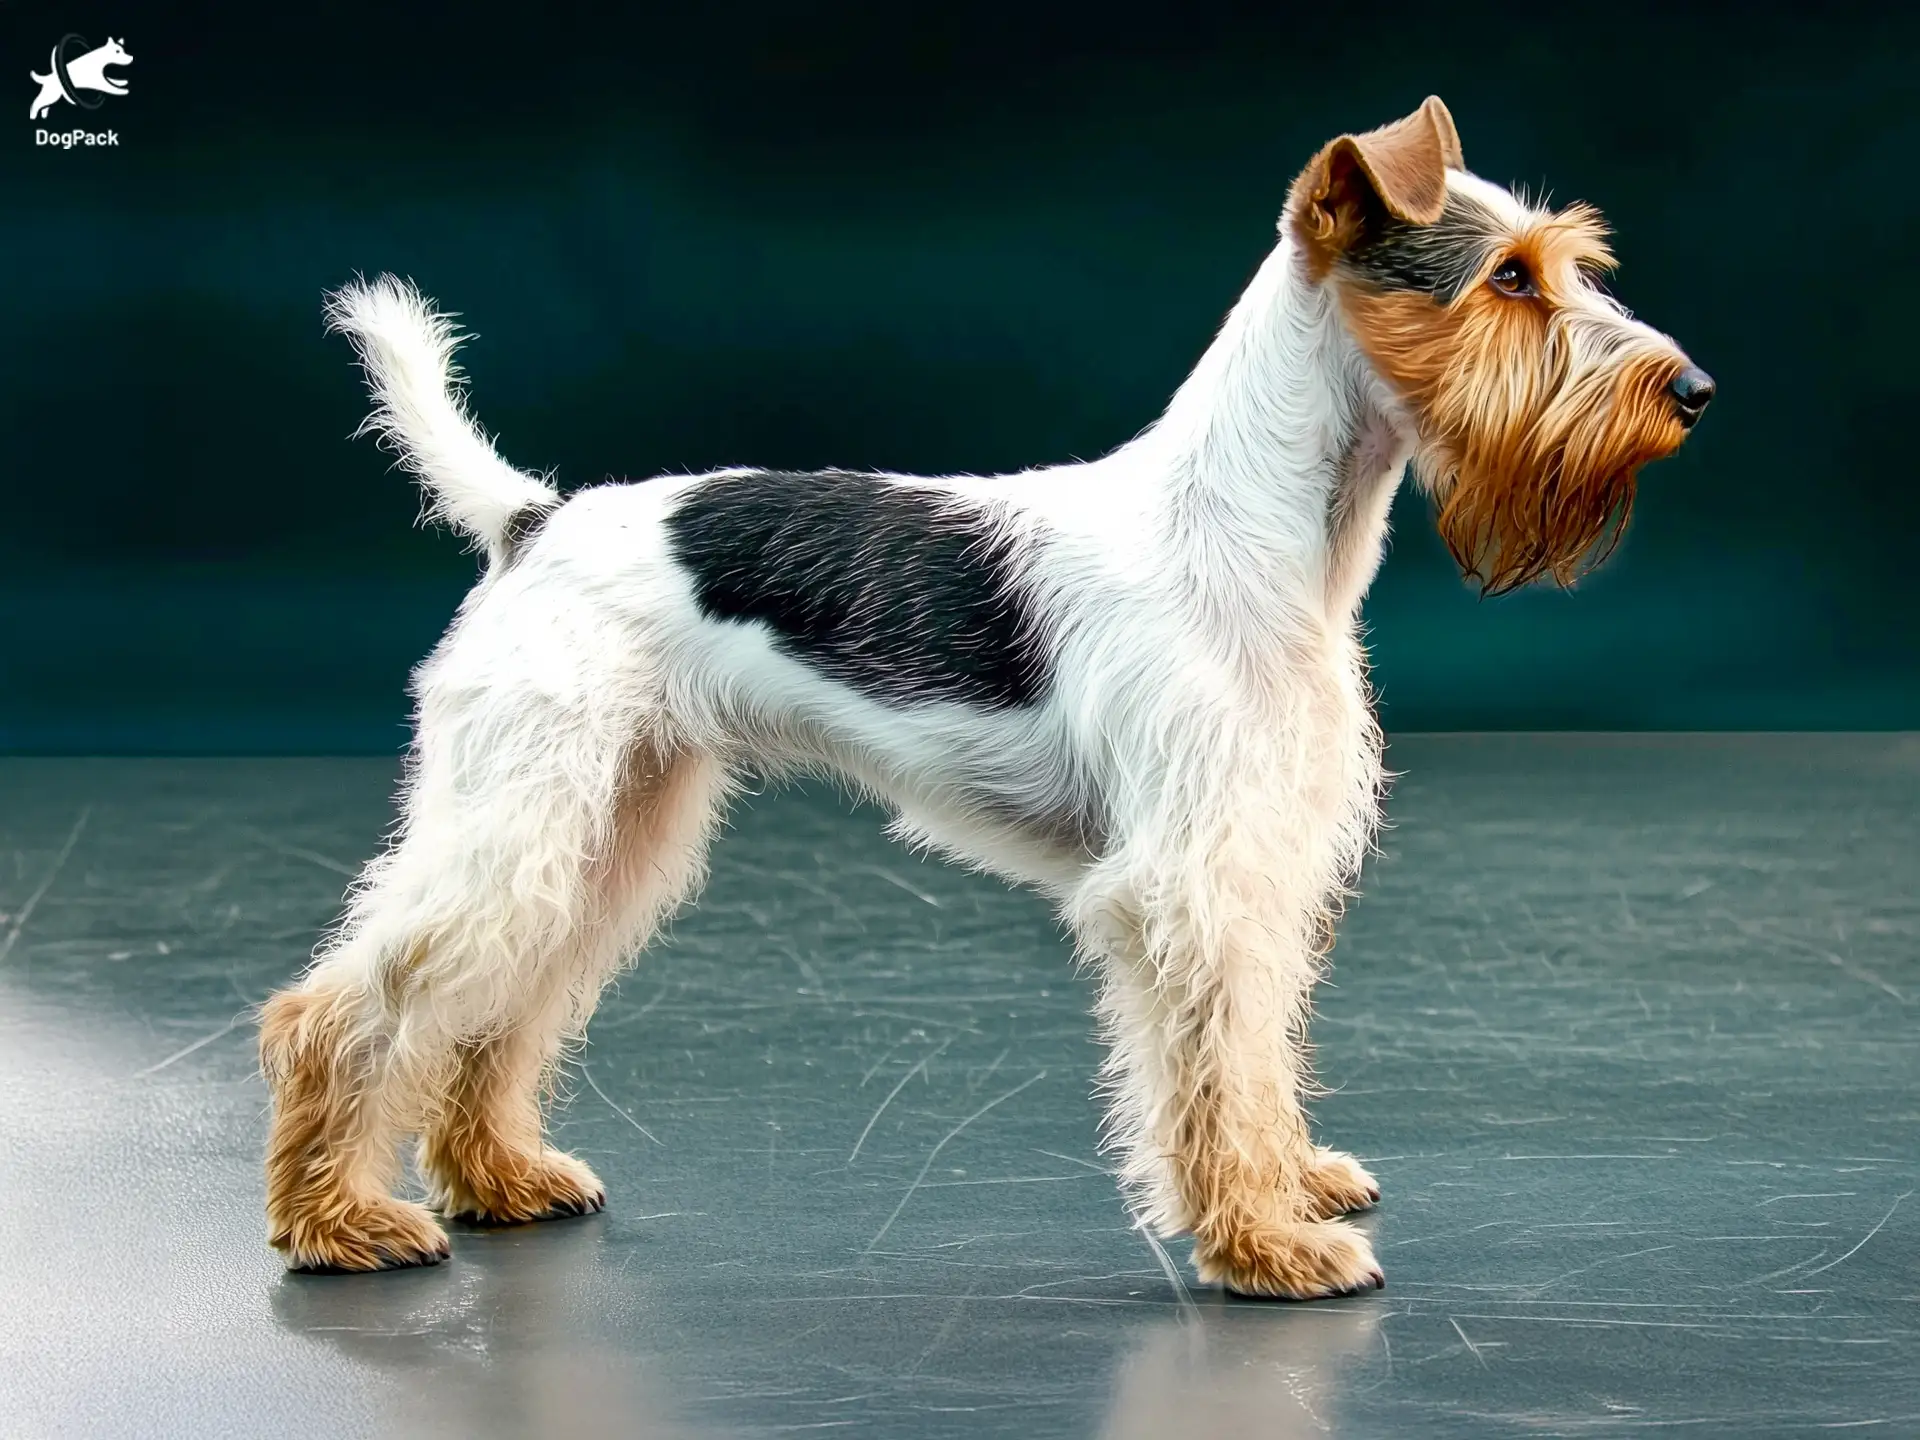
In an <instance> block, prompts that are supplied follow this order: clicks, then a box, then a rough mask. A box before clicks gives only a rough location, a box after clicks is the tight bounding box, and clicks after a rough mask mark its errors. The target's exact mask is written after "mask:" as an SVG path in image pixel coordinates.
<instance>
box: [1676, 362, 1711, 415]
mask: <svg viewBox="0 0 1920 1440" xmlns="http://www.w3.org/2000/svg"><path fill="white" fill-rule="evenodd" d="M1667 393H1668V394H1670V395H1672V396H1673V403H1674V406H1675V407H1676V408H1677V409H1678V410H1679V412H1680V423H1681V424H1682V425H1684V426H1686V427H1687V428H1688V429H1689V430H1691V429H1692V428H1693V422H1694V421H1696V420H1698V419H1699V418H1700V415H1701V412H1702V411H1704V410H1705V409H1706V408H1707V402H1708V401H1709V400H1711V399H1713V376H1711V375H1709V374H1707V372H1706V371H1704V370H1702V369H1701V368H1700V367H1699V366H1698V365H1689V366H1688V367H1687V368H1686V369H1684V370H1682V371H1681V372H1680V373H1679V374H1678V375H1676V376H1674V377H1673V383H1672V384H1670V385H1669V386H1667Z"/></svg>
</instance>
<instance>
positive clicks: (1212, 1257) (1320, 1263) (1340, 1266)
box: [1193, 1220, 1387, 1300]
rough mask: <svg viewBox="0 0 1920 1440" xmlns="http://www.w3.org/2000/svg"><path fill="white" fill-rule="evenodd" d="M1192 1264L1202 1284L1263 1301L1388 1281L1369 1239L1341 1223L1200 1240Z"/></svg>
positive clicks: (1345, 1291)
mask: <svg viewBox="0 0 1920 1440" xmlns="http://www.w3.org/2000/svg"><path fill="white" fill-rule="evenodd" d="M1193 1261H1194V1265H1195V1267H1196V1268H1197V1269H1198V1270H1199V1272H1200V1278H1201V1279H1202V1280H1204V1281H1208V1282H1210V1283H1217V1284H1219V1285H1221V1286H1222V1287H1224V1288H1225V1289H1226V1290H1227V1291H1228V1293H1230V1294H1233V1295H1243V1296H1247V1297H1249V1298H1252V1299H1260V1300H1323V1299H1326V1298H1328V1297H1330V1296H1334V1295H1351V1294H1354V1293H1355V1292H1356V1291H1361V1290H1378V1289H1380V1288H1381V1287H1383V1286H1384V1285H1385V1284H1386V1283H1387V1278H1386V1276H1385V1275H1384V1274H1382V1273H1381V1270H1380V1262H1379V1261H1377V1260H1375V1259H1374V1258H1373V1246H1372V1245H1370V1244H1369V1243H1368V1242H1367V1237H1366V1236H1364V1235H1362V1234H1361V1233H1360V1232H1359V1231H1358V1230H1356V1229H1354V1228H1353V1227H1352V1226H1351V1225H1348V1224H1346V1223H1345V1222H1344V1221H1340V1220H1313V1221H1305V1222H1302V1223H1299V1224H1293V1225H1263V1226H1260V1227H1258V1228H1256V1229H1250V1230H1244V1231H1240V1232H1237V1233H1233V1234H1229V1235H1222V1236H1217V1237H1216V1236H1198V1237H1196V1238H1195V1243H1194V1247H1193Z"/></svg>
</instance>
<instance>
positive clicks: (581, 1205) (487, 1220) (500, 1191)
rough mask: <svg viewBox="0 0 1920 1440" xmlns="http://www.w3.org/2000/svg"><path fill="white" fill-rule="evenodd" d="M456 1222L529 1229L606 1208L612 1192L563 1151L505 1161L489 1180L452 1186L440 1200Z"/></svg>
mask: <svg viewBox="0 0 1920 1440" xmlns="http://www.w3.org/2000/svg"><path fill="white" fill-rule="evenodd" d="M434 1200H435V1205H436V1208H437V1209H438V1210H439V1211H440V1213H441V1214H443V1215H445V1216H446V1217H447V1218H448V1219H450V1220H461V1221H465V1222H466V1223H467V1224H470V1225H524V1224H526V1223H527V1222H529V1221H532V1220H563V1219H566V1218H568V1217H570V1216H574V1215H592V1214H595V1213H597V1212H599V1211H601V1210H604V1209H605V1208H606V1204H607V1187H606V1186H604V1185H602V1184H601V1183H600V1177H599V1176H597V1175H595V1174H594V1173H593V1171H592V1170H591V1169H589V1168H588V1167H587V1165H586V1164H585V1162H583V1161H580V1160H576V1159H574V1158H573V1156H571V1155H568V1154H566V1153H564V1152H563V1151H559V1150H543V1151H541V1152H540V1154H538V1155H535V1156H528V1155H513V1156H507V1157H504V1163H501V1164H499V1165H497V1166H496V1168H495V1169H494V1170H493V1171H492V1172H491V1173H488V1174H486V1175H461V1176H457V1177H455V1178H454V1179H452V1180H449V1181H446V1182H445V1183H444V1184H443V1185H442V1187H441V1189H440V1190H439V1192H438V1193H437V1194H436V1195H435V1197H434Z"/></svg>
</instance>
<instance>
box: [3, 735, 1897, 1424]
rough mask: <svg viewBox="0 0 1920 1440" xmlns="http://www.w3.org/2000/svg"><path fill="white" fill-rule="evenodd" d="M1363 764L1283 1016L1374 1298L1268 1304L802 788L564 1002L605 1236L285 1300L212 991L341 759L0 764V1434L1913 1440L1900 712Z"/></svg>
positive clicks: (328, 892) (984, 968)
mask: <svg viewBox="0 0 1920 1440" xmlns="http://www.w3.org/2000/svg"><path fill="white" fill-rule="evenodd" d="M1393 762H1394V764H1395V765H1396V767H1397V768H1399V769H1400V770H1402V771H1404V772H1405V778H1404V779H1403V780H1402V781H1401V782H1400V785H1399V787H1398V792H1397V794H1396V796H1395V797H1394V801H1393V804H1392V807H1391V808H1392V811H1393V813H1394V815H1395V817H1396V819H1397V822H1398V823H1397V828H1395V829H1394V830H1393V831H1392V832H1391V833H1390V834H1389V835H1388V836H1387V839H1386V853H1385V855H1384V857H1383V858H1382V859H1381V860H1380V861H1379V862H1378V863H1377V864H1376V865H1375V866H1374V867H1373V868H1372V871H1371V873H1370V875H1369V876H1368V879H1367V883H1366V896H1365V898H1364V899H1363V900H1362V901H1361V902H1360V903H1359V904H1358V905H1357V906H1356V907H1355V909H1354V911H1353V913H1352V915H1351V916H1350V919H1349V922H1348V925H1347V928H1346V930H1345V933H1344V937H1343V939H1342V942H1341V945H1340V949H1339V952H1338V955H1337V957H1336V979H1337V982H1338V983H1337V985H1336V986H1335V987H1332V988H1329V989H1327V990H1326V992H1325V994H1324V996H1323V1004H1322V1009H1323V1014H1322V1017H1321V1020H1320V1022H1319V1030H1318V1034H1319V1038H1320V1041H1321V1045H1322V1062H1323V1070H1324V1074H1325V1078H1326V1080H1327V1081H1328V1082H1329V1083H1330V1084H1331V1085H1332V1086H1333V1087H1334V1092H1335V1093H1333V1094H1332V1095H1331V1096H1330V1097H1329V1098H1327V1099H1326V1100H1325V1101H1324V1102H1323V1103H1322V1104H1321V1105H1320V1107H1319V1109H1320V1115H1321V1118H1322V1121H1323V1124H1324V1129H1325V1131H1326V1133H1327V1135H1328V1136H1329V1137H1330V1138H1332V1139H1334V1140H1335V1141H1337V1142H1338V1143H1339V1144H1341V1145H1344V1146H1349V1147H1351V1148H1353V1149H1354V1150H1357V1151H1358V1152H1360V1153H1361V1154H1362V1155H1364V1156H1366V1157H1368V1159H1369V1163H1371V1164H1372V1165H1373V1167H1374V1169H1375V1170H1376V1171H1377V1172H1378V1173H1379V1174H1380V1176H1381V1177H1382V1179H1383V1181H1384V1183H1385V1187H1386V1201H1385V1203H1384V1205H1383V1206H1382V1207H1381V1209H1380V1210H1379V1211H1378V1212H1377V1214H1375V1215H1374V1216H1373V1217H1371V1218H1370V1219H1369V1220H1368V1221H1367V1222H1366V1223H1367V1225H1368V1227H1369V1229H1370V1230H1371V1231H1372V1233H1373V1236H1374V1240H1375V1243H1376V1245H1377V1246H1378V1247H1379V1251H1380V1254H1381V1256H1382V1257H1383V1259H1384V1261H1385V1264H1386V1269H1387V1274H1388V1288H1387V1289H1386V1291H1385V1292H1384V1293H1381V1294H1377V1295H1370V1296H1367V1297H1365V1298H1361V1299H1353V1300H1346V1301H1339V1302H1332V1303H1321V1304H1316V1305H1267V1306H1262V1305H1257V1304H1244V1303H1233V1302H1227V1301H1225V1300H1223V1299H1222V1298H1221V1297H1220V1296H1219V1295H1217V1294H1212V1293H1208V1292H1205V1291H1193V1292H1191V1293H1189V1292H1188V1291H1186V1290H1184V1289H1183V1288H1182V1287H1181V1285H1180V1283H1179V1282H1178V1281H1176V1280H1175V1279H1174V1278H1172V1277H1171V1276H1170V1275H1169V1274H1168V1272H1167V1271H1166V1270H1165V1269H1163V1268H1162V1264H1161V1262H1160V1260H1159V1259H1158V1258H1157V1257H1156V1255H1155V1254H1154V1253H1153V1251H1152V1250H1151V1249H1150V1248H1149V1247H1148V1246H1147V1245H1146V1244H1145V1243H1144V1242H1143V1241H1142V1239H1141V1238H1140V1237H1139V1236H1138V1235H1136V1234H1135V1233H1134V1232H1133V1231H1132V1230H1130V1229H1129V1227H1128V1225H1127V1221H1126V1217H1125V1215H1124V1214H1123V1213H1122V1211H1121V1209H1120V1206H1119V1204H1118V1203H1117V1201H1116V1199H1115V1195H1114V1189H1113V1186H1112V1183H1111V1182H1110V1180H1109V1179H1108V1177H1107V1176H1106V1175H1105V1174H1104V1173H1103V1171H1102V1168H1101V1167H1102V1162H1101V1159H1100V1157H1099V1154H1098V1153H1097V1151H1096V1148H1095V1133H1094V1127H1095V1110H1094V1107H1093V1105H1092V1103H1091V1101H1090V1100H1089V1098H1088V1090H1089V1083H1090V1080H1091V1078H1092V1075H1093V1072H1094V1067H1095V1063H1096V1060H1097V1053H1096V1050H1095V1048H1094V1046H1093V1044H1092V1042H1091V1040H1090V1038H1089V1033H1088V1030H1089V1027H1088V1023H1087V1020H1086V1018H1085V1012H1086V1001H1087V987H1086V984H1085V983H1084V981H1082V980H1081V979H1079V978H1077V977H1076V976H1075V975H1074V974H1073V972H1072V971H1071V969H1070V968H1069V966H1068V960H1067V954H1066V952H1065V950H1064V949H1063V947H1062V945H1061V943H1060V941H1059V939H1058V937H1057V935H1056V933H1055V930H1054V928H1053V926H1052V924H1051V923H1050V921H1049V919H1048V916H1047V914H1046V913H1045V912H1044V910H1043V909H1042V908H1041V907H1040V906H1039V905H1037V904H1036V903H1034V902H1032V901H1031V900H1030V899H1028V898H1025V897H1022V896H1016V895H1012V894H1009V893H1007V892H1005V891H1004V890H1002V889H1001V888H1000V887H999V886H998V885H996V884H995V883H993V882H990V881H986V880H983V879H980V878H978V877H974V876H971V875H967V874H963V873H960V872H958V871H955V870H952V869H948V868H944V867H941V866H938V865H931V864H922V863H921V862H919V861H917V860H915V859H913V858H911V857H910V856H907V855H905V854H903V853H902V852H900V851H898V850H897V849H895V848H893V847H891V846H890V845H889V844H888V843H887V842H886V841H885V840H884V839H883V838H882V836H881V834H880V825H879V822H878V819H877V818H876V817H875V816H874V815H873V814H872V813H871V812H863V813H850V812H849V811H847V810H846V809H845V807H843V806H842V805H840V804H839V803H838V802H837V801H835V800H834V799H833V798H831V797H829V796H825V795H819V794H789V795H784V796H773V797H768V798H764V799H761V800H759V801H757V802H755V803H754V804H753V805H751V806H750V807H746V808H744V809H743V810H742V811H741V812H740V813H739V815H738V816H737V823H736V825H735V827H734V830H733V832H732V833H731V834H730V835H728V836H727V837H726V839H725V841H724V842H723V844H722V846H721V848H720V850H719V853H718V860H717V865H716V876H715V880H714V883H713V886H712V888H711V890H710V891H709V893H708V896H707V899H706V901H705V903H704V905H703V906H702V908H701V909H700V910H699V911H698V912H697V913H696V914H694V915H692V916H689V917H687V918H685V919H684V920H683V921H682V922H681V924H680V925H679V927H678V932H677V936H676V939H675V941H674V943H673V944H672V945H671V946H670V947H668V948H666V949H664V950H662V951H660V952H659V953H656V954H654V955H652V956H650V957H649V958H648V959H647V961H646V963H645V964H644V966H643V967H642V968H641V969H640V970H639V971H638V972H637V973H635V974H634V975H632V976H631V977H630V978H629V979H628V980H627V981H626V982H625V983H624V984H623V986H622V987H621V989H620V990H619V992H618V993H617V994H616V995H614V996H612V997H610V998H609V1000H608V1002H607V1004H606V1005H605V1006H604V1007H603V1009H602V1010H601V1013H600V1016H599V1019H598V1020H597V1022H596V1024H595V1027H594V1030H593V1043H592V1045H591V1047H590V1048H589V1049H588V1050H587V1051H586V1053H585V1055H584V1056H583V1062H584V1063H583V1064H582V1065H581V1066H580V1067H579V1068H578V1070H577V1072H576V1076H575V1082H574V1096H573V1099H572V1101H571V1103H570V1104H569V1105H568V1106H567V1107H566V1108H565V1109H564V1111H563V1113H562V1116H561V1118H560V1120H559V1123H558V1128H559V1132H560V1134H561V1136H562V1137H563V1142H564V1143H565V1144H567V1145H569V1146H571V1147H573V1148H575V1149H577V1150H578V1151H580V1152H581V1153H582V1154H584V1155H586V1156H588V1157H589V1158H590V1159H591V1160H592V1161H593V1163H594V1164H595V1165H597V1166H598V1167H599V1169H600V1172H601V1174H602V1175H603V1176H604V1177H605V1178H606V1179H607V1180H608V1182H609V1185H610V1189H611V1191H612V1197H613V1198H612V1208H611V1209H610V1211H609V1212H608V1213H607V1214H605V1215H603V1216H599V1217H596V1218H592V1219H588V1220H581V1221H573V1222H568V1223H563V1224H555V1225H548V1226H542V1227H534V1228H531V1229H524V1230H519V1231H509V1232H496V1233H481V1232H470V1231H469V1232H461V1233H458V1234H456V1236H455V1241H454V1244H455V1256H454V1260H453V1261H452V1263H450V1264H448V1265H445V1266H442V1267H440V1268H438V1269H436V1270H430V1271H417V1272H411V1273H406V1274H399V1275H388V1276H374V1277H363V1278H352V1279H310V1278H288V1277H285V1276H283V1275H282V1274H281V1273H280V1271H279V1270H278V1268H277V1266H276V1263H275V1261H274V1260H273V1258H272V1257H271V1256H270V1255H269V1254H268V1252H267V1251H266V1250H265V1248H264V1246H263V1244H262V1239H261V1228H262V1227H261V1220H260V1213H259V1199H260V1179H259V1175H258V1169H257V1155H258V1151H259V1147H260V1141H261V1135H262V1131H263V1126H264V1116H263V1093H262V1090H261V1087H260V1084H259V1082H258V1080H257V1079H256V1078H255V1075H254V1073H253V1066H252V1060H251V1056H250V1048H249V1046H250V1036H249V1033H248V1029H247V1026H246V1024H245V1021H244V1011H245V1007H246V1006H248V1005H250V1004H252V1003H253V1002H255V1001H257V1000H259V999H260V998H261V997H262V996H263V995H265V994H266V993H267V991H268V989H269V988H270V987H271V986H273V985H274V984H275V983H276V982H278V981H280V980H281V979H282V978H284V977H285V976H287V975H288V974H290V973H291V972H292V971H293V970H294V969H295V967H296V966H297V965H298V964H299V962H300V960H301V958H302V956H303V954H304V953H305V952H306V950H307V948H308V946H309V945H310V943H311V941H312V939H313V936H314V932H315V930H316V928H317V927H319V926H321V925H322V924H324V923H325V922H326V921H327V920H328V919H329V917H330V916H331V914H332V913H333V909H334V906H335V903H336V900H337V897H338V895H339V892H340V889H341V886H342V884H343V882H344V880H345V877H346V872H347V870H348V869H349V868H350V866H351V865H352V863H353V862H354V861H355V860H356V859H357V858H358V857H360V856H362V855H364V854H365V853H367V852H368V850H369V849H370V848H371V846H372V844H373V843H374V841H375V838H376V837H377V835H378V834H379V832H380V830H381V828H382V826H383V824H384V823H385V819H386V803H387V800H386V796H387V790H388V787H389V782H390V775H389V768H388V767H387V766H385V765H383V764H380V763H372V762H364V761H279V762H273V761H250V762H232V763H226V762H173V761H159V762H110V761H101V762H59V761H7V762H0V910H4V911H5V914H4V916H0V1433H5V1434H7V1435H10V1436H11V1435H25V1436H38V1435H89V1436H91V1435H100V1436H120V1435H126V1436H136V1435H137V1436H152V1435H187V1434H191V1435H196V1436H215V1435H235V1436H258V1435H269V1434H271V1435H276V1436H306V1435H314V1436H319V1435H327V1436H334V1435H361V1434H364V1435H392V1436H416V1435H434V1434H444V1435H449V1436H471V1437H486V1436H495V1435H502V1436H504V1435H560V1434H581V1435H589V1434H601V1433H608V1434H612V1433H619V1434H628V1435H637V1436H668V1437H697V1436H748V1435H759V1434H771V1433H776V1432H787V1431H794V1430H800V1431H806V1430H829V1431H838V1432H843V1433H847V1434H850V1435H871V1436H876V1437H906V1440H912V1437H920V1436H975V1435H1005V1436H1017V1437H1046V1436H1103V1437H1112V1440H1120V1437H1129V1440H1132V1437H1141V1440H1145V1437H1159V1436H1169V1435H1171V1436H1177V1437H1180V1440H1200V1437H1204V1436H1213V1435H1220V1436H1280V1437H1287V1436H1296V1435H1300V1436H1304V1435H1316V1436H1317V1435H1336V1436H1380V1435H1411V1436H1423V1437H1425V1436H1441V1437H1444V1436H1473V1437H1482V1436H1503V1435H1586V1434H1591V1433H1595V1432H1602V1433H1619V1434H1638V1433H1643V1432H1653V1431H1656V1430H1660V1431H1664V1430H1665V1429H1666V1428H1669V1427H1675V1428H1682V1427H1683V1428H1684V1429H1685V1430H1686V1433H1689V1434H1697V1435H1729V1436H1743V1437H1750V1436H1766V1435H1776V1434H1778V1435H1788V1434H1804V1433H1811V1432H1813V1431H1816V1430H1819V1429H1821V1428H1822V1427H1833V1426H1858V1427H1863V1428H1869V1429H1871V1428H1873V1427H1879V1428H1878V1431H1877V1432H1876V1433H1887V1434H1896V1435H1920V1200H1916V1198H1915V1196H1914V1191H1915V1190H1916V1188H1920V1097H1917V1095H1916V1090H1917V1089H1920V1023H1916V1022H1920V820H1917V819H1916V816H1920V736H1912V737H1899V736H1879V737H1826V738H1805V737H1768V738H1758V737H1748V738H1720V739H1697V738H1696V739H1644V738H1643V739H1627V738H1604V737H1603V738H1594V737H1559V738H1513V737H1482V738H1468V737H1456V738H1414V739H1408V740H1405V741H1403V742H1401V743H1399V744H1397V745H1396V746H1395V748H1394V752H1393ZM1169 1248H1170V1250H1171V1252H1172V1257H1173V1260H1174V1263H1175V1264H1176V1265H1179V1266H1181V1267H1182V1269H1181V1273H1182V1274H1183V1275H1184V1274H1185V1271H1184V1247H1183V1246H1180V1245H1173V1246H1171V1247H1169Z"/></svg>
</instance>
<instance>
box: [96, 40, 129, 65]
mask: <svg viewBox="0 0 1920 1440" xmlns="http://www.w3.org/2000/svg"><path fill="white" fill-rule="evenodd" d="M94 54H96V55H98V56H99V57H100V68H101V69H102V70H104V69H106V68H107V67H108V66H109V65H131V64H132V63H133V56H131V55H129V54H128V53H127V47H126V46H124V45H122V44H121V43H120V42H119V41H118V40H116V39H114V38H113V37H112V36H111V35H109V36H108V37H107V43H106V44H104V45H102V46H101V47H100V48H99V49H98V50H96V51H94Z"/></svg>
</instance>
